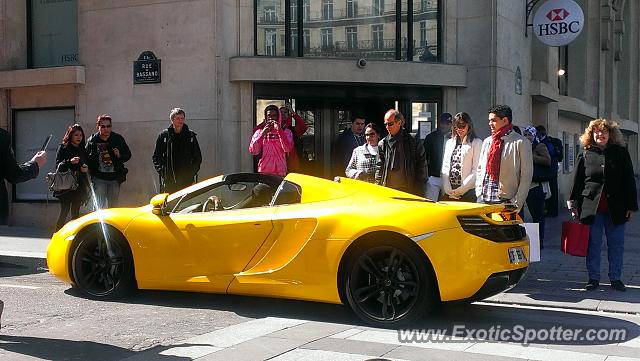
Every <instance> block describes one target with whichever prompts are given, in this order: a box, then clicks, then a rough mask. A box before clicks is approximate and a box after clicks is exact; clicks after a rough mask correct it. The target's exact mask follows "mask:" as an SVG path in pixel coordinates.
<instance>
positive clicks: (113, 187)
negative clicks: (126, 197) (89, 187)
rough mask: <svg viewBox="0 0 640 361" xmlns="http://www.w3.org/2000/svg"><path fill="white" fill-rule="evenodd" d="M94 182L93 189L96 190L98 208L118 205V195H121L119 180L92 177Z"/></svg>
mask: <svg viewBox="0 0 640 361" xmlns="http://www.w3.org/2000/svg"><path fill="white" fill-rule="evenodd" d="M91 181H92V182H93V190H94V191H95V192H96V201H97V202H98V208H100V209H106V208H115V207H117V206H118V196H119V195H120V183H118V181H115V180H114V181H107V180H103V179H98V178H96V177H93V178H91Z"/></svg>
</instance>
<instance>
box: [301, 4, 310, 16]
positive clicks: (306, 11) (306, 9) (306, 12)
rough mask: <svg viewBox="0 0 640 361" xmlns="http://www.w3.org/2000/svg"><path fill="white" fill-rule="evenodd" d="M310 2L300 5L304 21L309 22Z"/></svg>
mask: <svg viewBox="0 0 640 361" xmlns="http://www.w3.org/2000/svg"><path fill="white" fill-rule="evenodd" d="M310 1H311V0H304V2H303V3H302V8H303V9H302V10H303V12H302V16H303V19H304V20H309V19H311V4H310Z"/></svg>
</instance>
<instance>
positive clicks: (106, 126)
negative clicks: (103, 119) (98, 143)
mask: <svg viewBox="0 0 640 361" xmlns="http://www.w3.org/2000/svg"><path fill="white" fill-rule="evenodd" d="M100 128H111V124H100Z"/></svg>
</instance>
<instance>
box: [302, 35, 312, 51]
mask: <svg viewBox="0 0 640 361" xmlns="http://www.w3.org/2000/svg"><path fill="white" fill-rule="evenodd" d="M303 36H304V38H303V40H302V47H303V48H304V51H305V52H308V51H309V46H310V45H309V44H311V33H310V32H309V29H304V31H303Z"/></svg>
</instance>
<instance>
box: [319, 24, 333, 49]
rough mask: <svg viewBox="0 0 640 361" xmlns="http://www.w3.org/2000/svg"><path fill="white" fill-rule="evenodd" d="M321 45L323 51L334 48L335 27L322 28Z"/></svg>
mask: <svg viewBox="0 0 640 361" xmlns="http://www.w3.org/2000/svg"><path fill="white" fill-rule="evenodd" d="M320 47H321V48H322V50H323V51H329V50H331V49H332V48H333V28H327V29H320Z"/></svg>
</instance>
